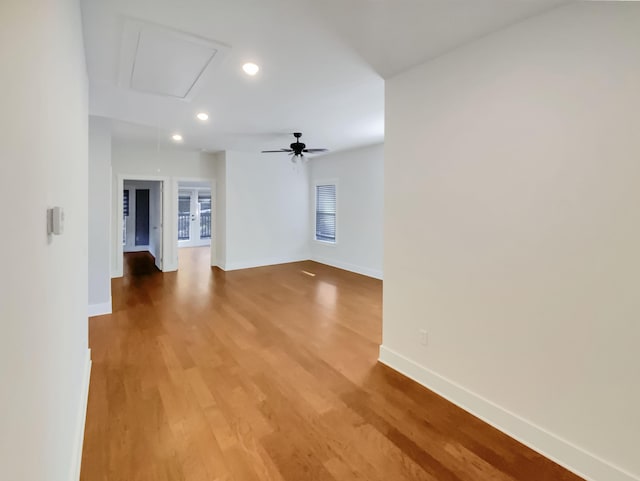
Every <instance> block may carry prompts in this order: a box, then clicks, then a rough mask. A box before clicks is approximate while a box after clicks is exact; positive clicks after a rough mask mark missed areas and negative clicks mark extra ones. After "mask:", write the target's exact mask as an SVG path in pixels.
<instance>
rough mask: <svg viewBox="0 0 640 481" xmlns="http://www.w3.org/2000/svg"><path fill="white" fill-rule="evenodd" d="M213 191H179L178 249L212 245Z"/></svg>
mask: <svg viewBox="0 0 640 481" xmlns="http://www.w3.org/2000/svg"><path fill="white" fill-rule="evenodd" d="M211 207H212V204H211V191H210V190H209V189H190V190H186V189H181V190H179V191H178V247H197V246H206V245H210V244H211Z"/></svg>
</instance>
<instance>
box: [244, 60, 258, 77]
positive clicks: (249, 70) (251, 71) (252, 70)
mask: <svg viewBox="0 0 640 481" xmlns="http://www.w3.org/2000/svg"><path fill="white" fill-rule="evenodd" d="M242 70H244V73H246V74H247V75H251V76H253V75H255V74H257V73H258V71H259V70H260V67H258V66H257V65H256V64H255V63H251V62H249V63H245V64H244V65H243V66H242Z"/></svg>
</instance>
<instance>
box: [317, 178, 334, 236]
mask: <svg viewBox="0 0 640 481" xmlns="http://www.w3.org/2000/svg"><path fill="white" fill-rule="evenodd" d="M316 240H319V241H323V242H332V243H335V242H336V186H335V184H327V185H316Z"/></svg>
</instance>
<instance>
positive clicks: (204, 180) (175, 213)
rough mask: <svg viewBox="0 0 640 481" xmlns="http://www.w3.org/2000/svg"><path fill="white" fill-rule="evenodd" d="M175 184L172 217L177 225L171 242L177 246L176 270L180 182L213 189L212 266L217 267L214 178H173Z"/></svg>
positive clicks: (176, 260)
mask: <svg viewBox="0 0 640 481" xmlns="http://www.w3.org/2000/svg"><path fill="white" fill-rule="evenodd" d="M173 180H174V182H173V189H172V193H171V195H172V199H174V202H173V206H174V209H173V212H172V214H171V215H173V219H174V224H175V225H176V229H175V232H174V233H173V237H172V239H171V242H173V245H174V246H175V253H176V257H175V263H176V268H177V265H178V194H179V192H180V188H179V186H178V184H179V183H180V182H202V183H205V184H207V186H208V187H210V188H211V245H210V248H211V256H210V265H211V266H212V267H215V266H217V265H218V264H217V257H216V243H217V237H216V235H217V233H218V229H217V219H218V217H217V215H216V212H217V206H218V198H217V195H216V180H215V179H214V178H212V177H174V178H173ZM184 190H188V189H184Z"/></svg>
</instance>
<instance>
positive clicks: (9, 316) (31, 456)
mask: <svg viewBox="0 0 640 481" xmlns="http://www.w3.org/2000/svg"><path fill="white" fill-rule="evenodd" d="M0 65H2V74H1V77H2V88H1V89H0V105H2V108H0V136H1V141H0V159H2V160H1V161H0V201H1V202H2V204H3V206H4V207H5V208H4V215H3V217H4V218H3V232H2V234H3V235H2V236H0V239H1V240H0V242H1V246H0V247H1V252H2V253H3V257H2V276H0V380H1V381H2V387H1V394H0V478H1V479H6V480H20V481H41V480H45V479H46V480H51V481H69V480H77V479H78V472H77V469H78V467H79V460H80V458H79V454H80V450H81V443H82V434H83V433H82V430H83V416H84V410H85V402H86V393H87V388H88V384H87V383H88V377H87V376H88V373H89V370H88V369H89V368H90V360H89V351H88V346H87V298H88V289H87V276H88V269H87V265H88V261H87V242H88V239H87V238H88V236H87V232H88V220H87V204H88V195H87V179H88V160H87V158H88V146H87V139H88V127H87V125H88V112H87V79H86V68H85V62H84V51H83V43H82V30H81V23H80V8H79V5H78V2H77V1H74V0H57V1H53V0H3V1H2V2H0ZM24 180H28V181H27V182H24ZM18 196H19V197H20V198H21V199H25V200H24V202H21V203H20V208H15V207H16V205H15V203H16V201H15V199H16V198H18ZM53 206H61V207H63V208H64V212H65V223H64V234H63V235H60V236H52V237H48V236H47V230H46V212H47V209H48V208H50V207H53ZM8 226H19V227H20V235H19V236H18V235H11V231H10V230H8V229H7V227H8Z"/></svg>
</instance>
